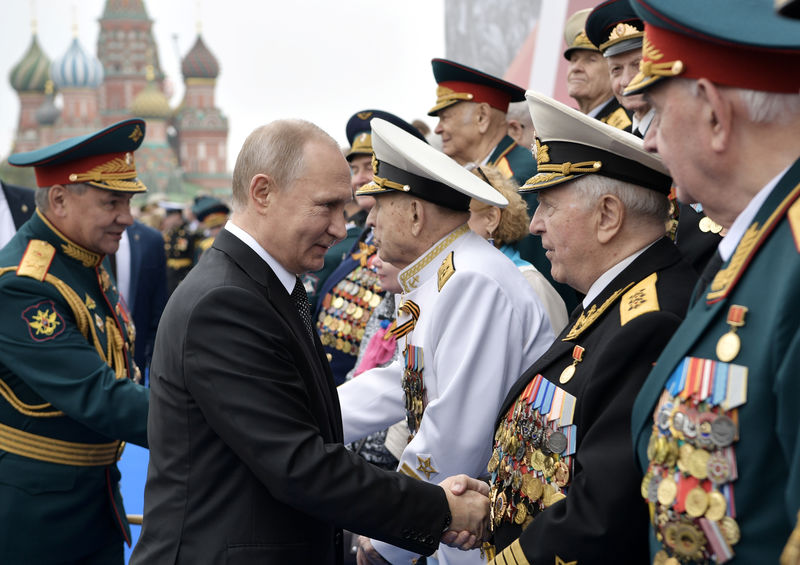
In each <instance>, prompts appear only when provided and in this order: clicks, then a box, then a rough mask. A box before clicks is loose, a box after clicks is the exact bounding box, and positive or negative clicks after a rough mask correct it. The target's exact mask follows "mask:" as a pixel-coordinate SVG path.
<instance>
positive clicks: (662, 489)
mask: <svg viewBox="0 0 800 565" xmlns="http://www.w3.org/2000/svg"><path fill="white" fill-rule="evenodd" d="M677 494H678V485H677V483H676V482H675V479H673V478H672V477H670V476H669V475H667V476H666V477H664V478H663V479H662V480H661V482H660V483H658V502H659V504H661V506H672V503H673V502H675V496H676V495H677Z"/></svg>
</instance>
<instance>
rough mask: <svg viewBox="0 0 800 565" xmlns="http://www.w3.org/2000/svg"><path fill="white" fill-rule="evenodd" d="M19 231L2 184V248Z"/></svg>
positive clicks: (0, 202)
mask: <svg viewBox="0 0 800 565" xmlns="http://www.w3.org/2000/svg"><path fill="white" fill-rule="evenodd" d="M15 233H17V227H16V226H15V225H14V216H13V215H12V214H11V207H10V206H9V204H8V200H6V192H5V190H3V187H2V184H0V249H2V248H3V247H4V246H5V244H6V243H8V242H9V240H10V239H11V238H12V237H14V234H15Z"/></svg>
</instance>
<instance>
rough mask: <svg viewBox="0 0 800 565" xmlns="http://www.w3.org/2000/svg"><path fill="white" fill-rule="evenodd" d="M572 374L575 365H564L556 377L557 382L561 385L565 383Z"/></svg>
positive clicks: (573, 373)
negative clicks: (559, 374)
mask: <svg viewBox="0 0 800 565" xmlns="http://www.w3.org/2000/svg"><path fill="white" fill-rule="evenodd" d="M574 375H575V365H567V366H566V367H564V370H563V371H561V376H560V377H558V382H560V383H561V384H562V385H563V384H566V383H568V382H569V381H570V379H572V377H573V376H574Z"/></svg>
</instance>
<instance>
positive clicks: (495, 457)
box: [486, 451, 500, 473]
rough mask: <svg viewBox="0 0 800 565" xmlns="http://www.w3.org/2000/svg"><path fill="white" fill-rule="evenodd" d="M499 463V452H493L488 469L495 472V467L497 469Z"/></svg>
mask: <svg viewBox="0 0 800 565" xmlns="http://www.w3.org/2000/svg"><path fill="white" fill-rule="evenodd" d="M499 464H500V457H499V456H498V455H497V452H496V451H495V452H494V453H492V458H491V459H489V464H488V465H487V466H486V469H487V470H488V471H489V472H490V473H494V471H495V469H497V466H498V465H499Z"/></svg>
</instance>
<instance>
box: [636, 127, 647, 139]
mask: <svg viewBox="0 0 800 565" xmlns="http://www.w3.org/2000/svg"><path fill="white" fill-rule="evenodd" d="M633 135H635V136H636V137H638V138H639V139H644V135H642V132H640V131H639V128H636V129H634V130H633Z"/></svg>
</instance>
